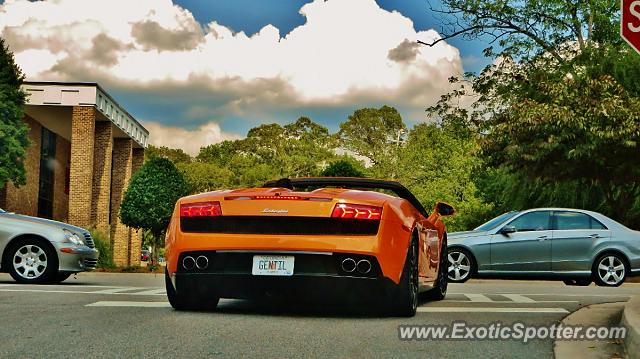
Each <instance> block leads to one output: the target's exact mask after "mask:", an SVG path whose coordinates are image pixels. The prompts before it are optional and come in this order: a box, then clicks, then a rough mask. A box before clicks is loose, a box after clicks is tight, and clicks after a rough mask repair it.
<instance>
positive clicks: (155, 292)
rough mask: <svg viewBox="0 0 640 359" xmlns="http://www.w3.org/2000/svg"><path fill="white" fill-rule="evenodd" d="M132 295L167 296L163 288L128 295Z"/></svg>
mask: <svg viewBox="0 0 640 359" xmlns="http://www.w3.org/2000/svg"><path fill="white" fill-rule="evenodd" d="M129 294H132V295H165V294H167V292H166V289H164V288H158V289H151V290H145V291H142V292H136V293H129Z"/></svg>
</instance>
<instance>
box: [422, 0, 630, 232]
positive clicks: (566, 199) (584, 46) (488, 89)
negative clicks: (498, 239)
mask: <svg viewBox="0 0 640 359" xmlns="http://www.w3.org/2000/svg"><path fill="white" fill-rule="evenodd" d="M443 4H444V7H443V8H442V9H438V10H437V11H438V12H439V13H441V14H444V15H455V17H452V22H451V23H450V24H449V25H452V26H453V28H454V30H453V31H450V32H448V33H446V34H445V36H443V38H442V39H439V40H436V41H435V42H432V43H429V45H435V43H437V42H439V41H442V40H446V39H448V38H451V37H453V36H460V35H462V36H465V37H467V38H470V39H475V38H477V37H479V36H483V37H489V38H491V39H492V40H494V41H493V42H492V45H490V46H489V47H488V48H487V49H486V50H485V53H486V54H487V55H495V56H496V57H497V58H498V61H495V62H494V64H492V65H489V66H488V67H487V68H485V69H484V70H483V71H482V72H481V73H480V74H479V75H478V76H470V75H467V77H466V78H465V79H463V80H460V85H461V86H460V87H459V88H458V89H456V90H455V91H453V92H452V93H449V94H447V95H445V96H443V97H442V99H441V101H440V102H439V103H438V104H436V105H435V106H433V107H431V108H429V109H428V113H429V115H430V116H431V117H432V118H434V119H447V118H451V117H453V118H455V117H462V118H465V119H466V120H468V121H470V122H472V123H474V124H475V125H476V126H477V128H476V130H477V131H478V132H479V133H481V134H482V136H481V137H480V138H481V142H480V145H481V149H482V151H481V153H482V155H483V156H482V157H483V159H484V160H485V161H486V163H487V164H488V165H489V166H492V167H493V168H488V169H487V170H486V171H484V172H483V173H482V171H481V173H478V174H477V176H476V183H478V184H480V185H481V186H482V188H481V191H482V192H483V194H484V196H485V198H486V199H491V200H492V201H494V200H495V202H496V205H497V206H498V207H501V206H503V205H509V204H510V205H514V206H516V205H517V206H520V205H522V206H523V207H525V208H526V207H534V206H540V205H553V204H564V205H567V206H576V207H582V208H587V209H593V210H599V211H602V212H605V214H608V215H610V216H612V217H614V218H616V219H619V220H621V221H623V222H625V223H626V224H630V225H635V226H638V225H640V208H639V207H640V203H639V202H640V190H639V189H638V185H637V183H636V182H637V180H635V178H637V175H638V172H637V167H638V156H637V153H638V150H639V148H638V136H639V132H638V123H640V122H639V120H638V115H637V113H638V112H637V111H638V99H639V98H638V96H639V94H640V84H639V83H638V81H637V78H638V77H639V76H640V56H638V55H637V54H635V53H634V52H633V51H630V50H629V48H628V46H627V45H626V44H625V43H624V42H623V41H622V40H621V38H620V36H619V34H618V31H619V15H620V14H619V10H618V9H619V3H618V2H616V1H612V0H593V1H577V2H576V1H571V0H541V1H524V2H521V1H520V2H519V1H515V0H505V1H502V0H487V1H484V0H482V1H480V0H445V1H443ZM493 45H497V47H495V48H494V47H493ZM453 80H454V81H457V80H458V79H453ZM461 100H466V101H467V102H469V101H470V100H471V105H470V106H467V107H465V108H463V109H461V108H459V107H458V104H459V103H460V102H461ZM634 154H635V155H634ZM491 176H494V177H491ZM616 176H619V177H616ZM571 190H574V191H577V192H578V193H577V194H575V195H568V194H567V193H566V191H571ZM505 196H506V197H505ZM502 208H504V207H502Z"/></svg>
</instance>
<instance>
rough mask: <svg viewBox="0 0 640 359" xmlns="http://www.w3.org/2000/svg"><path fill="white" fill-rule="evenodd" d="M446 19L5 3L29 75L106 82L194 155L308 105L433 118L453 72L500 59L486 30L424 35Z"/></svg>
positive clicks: (265, 8)
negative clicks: (386, 109) (389, 109)
mask: <svg viewBox="0 0 640 359" xmlns="http://www.w3.org/2000/svg"><path fill="white" fill-rule="evenodd" d="M437 1H438V0H432V4H433V6H434V7H439V6H440V4H439V3H438V2H437ZM0 4H3V3H2V1H1V0H0ZM441 26H442V24H440V23H439V22H438V20H437V18H436V17H434V16H433V14H432V13H431V12H430V11H429V3H428V2H427V1H426V0H377V1H376V0H349V1H344V0H340V1H338V0H328V1H324V0H315V1H312V0H269V1H265V0H234V1H209V0H173V1H172V0H135V1H130V0H111V1H103V0H82V1H76V0H57V1H55V2H47V1H42V2H30V1H26V0H13V1H10V2H6V3H4V4H3V5H0V36H2V37H3V38H4V39H5V41H6V42H7V44H8V45H9V47H10V49H11V50H12V51H13V52H14V54H15V58H16V61H17V62H18V65H19V66H20V67H21V68H22V69H23V71H24V72H25V73H26V75H27V79H28V80H35V81H47V80H51V81H88V82H98V83H100V84H101V85H102V86H103V87H104V88H105V89H107V91H108V92H109V93H110V94H111V95H113V96H114V97H115V98H116V99H117V100H118V102H120V103H121V104H122V105H123V106H124V107H125V108H126V109H127V110H128V111H129V112H130V113H131V114H132V115H133V116H134V117H136V118H137V119H138V120H139V121H141V122H142V123H143V124H144V125H145V126H146V127H147V128H148V129H149V130H150V132H151V142H152V143H153V144H156V145H166V146H170V147H179V148H183V149H185V150H186V151H188V152H189V153H191V154H195V153H197V151H198V149H199V148H200V146H204V145H208V144H211V143H215V142H219V141H222V140H225V139H232V138H239V137H243V136H245V135H246V133H247V131H248V130H249V129H250V128H251V127H255V126H257V125H260V124H264V123H273V122H277V123H281V124H285V123H289V122H292V121H295V120H296V119H297V118H298V117H300V116H308V117H310V118H311V119H313V120H314V121H316V122H318V123H321V124H323V125H325V126H327V127H328V128H329V129H330V130H331V131H336V130H337V129H338V126H339V124H340V122H343V121H345V120H346V119H347V117H348V116H349V114H351V113H353V111H355V110H356V109H358V108H363V107H380V106H383V105H390V106H394V107H396V108H397V109H398V110H399V111H400V113H401V115H402V116H403V119H404V121H405V122H406V123H407V125H409V126H412V125H413V124H416V123H419V122H422V121H425V120H426V118H425V114H424V110H425V108H426V107H428V106H429V105H431V104H433V103H434V102H435V101H437V100H438V99H439V98H440V96H441V95H442V94H444V93H446V92H448V91H449V90H451V85H450V84H449V82H448V78H449V77H450V76H454V75H460V74H461V73H462V72H465V71H473V72H478V71H480V70H481V69H482V68H483V67H484V66H486V65H487V64H488V63H489V62H490V61H491V59H487V58H484V56H483V55H482V49H483V48H484V47H485V46H486V45H487V44H486V43H485V42H483V41H465V40H463V39H451V40H449V41H447V42H446V43H444V42H441V43H439V44H438V45H437V46H434V47H426V46H423V45H419V44H417V43H416V40H418V39H420V40H423V41H430V39H432V38H434V37H436V36H438V33H439V31H440V30H441ZM432 29H433V30H432ZM434 31H435V32H434Z"/></svg>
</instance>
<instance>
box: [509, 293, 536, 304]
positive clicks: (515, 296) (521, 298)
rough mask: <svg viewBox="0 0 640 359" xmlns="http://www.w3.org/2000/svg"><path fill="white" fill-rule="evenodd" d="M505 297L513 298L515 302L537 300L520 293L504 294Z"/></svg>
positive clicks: (532, 301)
mask: <svg viewBox="0 0 640 359" xmlns="http://www.w3.org/2000/svg"><path fill="white" fill-rule="evenodd" d="M502 296H503V297H506V298H509V299H511V301H512V302H514V303H535V302H536V301H535V300H533V299H531V298H528V297H525V296H524V295H520V294H503V295H502Z"/></svg>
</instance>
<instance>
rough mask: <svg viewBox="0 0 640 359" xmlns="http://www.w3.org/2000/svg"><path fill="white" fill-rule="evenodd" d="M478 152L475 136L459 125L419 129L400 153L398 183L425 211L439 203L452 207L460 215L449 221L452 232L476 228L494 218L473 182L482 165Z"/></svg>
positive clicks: (410, 136) (450, 123)
mask: <svg viewBox="0 0 640 359" xmlns="http://www.w3.org/2000/svg"><path fill="white" fill-rule="evenodd" d="M478 150H479V147H478V143H477V140H476V137H475V134H474V133H473V132H472V131H471V130H470V129H469V128H468V127H467V125H466V124H465V123H464V122H456V121H452V122H442V123H439V124H437V123H430V124H427V123H422V124H418V125H416V126H415V127H414V128H413V129H412V130H411V131H410V132H409V136H408V139H407V142H406V144H405V146H404V147H403V148H402V149H401V153H400V162H399V163H398V173H399V175H398V180H399V181H400V182H402V183H403V184H404V185H405V186H407V188H409V189H410V190H411V191H412V192H413V193H414V194H415V196H416V197H417V198H418V199H419V200H420V202H421V203H422V204H423V205H424V206H425V208H431V207H432V206H433V205H434V204H435V203H436V202H438V201H444V202H447V203H449V204H451V205H453V206H454V207H455V208H456V210H457V212H458V214H457V215H456V216H454V217H452V218H451V219H448V220H447V227H448V228H449V230H450V231H456V230H467V229H470V228H473V227H475V226H476V225H478V224H480V223H481V222H482V221H483V220H485V219H487V216H490V215H491V213H490V210H491V209H492V206H491V204H489V203H486V202H485V201H483V199H482V198H481V197H480V196H479V194H478V189H477V187H476V184H475V181H474V178H475V172H476V170H477V168H478V167H480V166H481V165H482V161H481V159H480V158H478V156H477V153H478Z"/></svg>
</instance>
